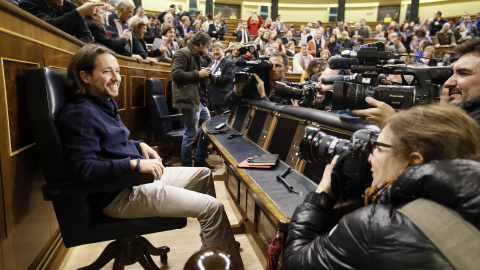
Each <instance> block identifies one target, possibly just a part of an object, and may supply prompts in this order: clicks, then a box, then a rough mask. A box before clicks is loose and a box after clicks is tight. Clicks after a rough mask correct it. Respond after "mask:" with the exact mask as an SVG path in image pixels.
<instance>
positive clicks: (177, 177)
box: [103, 167, 242, 263]
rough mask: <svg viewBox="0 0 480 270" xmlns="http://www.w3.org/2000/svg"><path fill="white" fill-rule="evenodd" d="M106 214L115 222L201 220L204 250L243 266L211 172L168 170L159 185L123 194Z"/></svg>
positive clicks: (133, 188)
mask: <svg viewBox="0 0 480 270" xmlns="http://www.w3.org/2000/svg"><path fill="white" fill-rule="evenodd" d="M103 213H104V214H105V215H107V216H109V217H113V218H145V217H194V218H197V219H198V221H199V222H200V238H201V241H202V248H206V247H216V248H220V249H222V250H225V251H226V252H228V253H230V254H231V255H232V256H233V258H235V259H236V260H238V261H239V262H240V263H242V259H241V257H240V253H239V251H238V248H237V247H236V245H235V239H234V237H233V233H232V229H231V227H230V222H229V221H228V217H227V214H226V213H225V210H224V207H223V204H222V203H221V202H220V201H219V200H217V199H216V198H215V186H214V184H213V176H212V172H211V171H210V170H209V169H208V168H192V167H167V168H165V172H164V174H163V176H162V178H161V179H160V180H159V181H154V182H153V183H150V184H145V185H140V186H135V187H132V188H127V189H124V190H122V191H121V192H120V194H118V195H117V197H115V199H114V200H113V201H112V202H111V203H110V204H109V205H108V206H107V207H105V208H104V209H103Z"/></svg>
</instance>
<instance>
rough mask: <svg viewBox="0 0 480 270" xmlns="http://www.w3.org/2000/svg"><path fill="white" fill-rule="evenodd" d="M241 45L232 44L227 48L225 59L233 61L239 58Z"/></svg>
mask: <svg viewBox="0 0 480 270" xmlns="http://www.w3.org/2000/svg"><path fill="white" fill-rule="evenodd" d="M241 47H242V44H239V43H232V44H231V45H230V46H228V48H227V49H226V50H225V52H226V54H225V58H227V59H228V60H232V61H235V60H236V59H237V58H238V57H239V56H240V48H241Z"/></svg>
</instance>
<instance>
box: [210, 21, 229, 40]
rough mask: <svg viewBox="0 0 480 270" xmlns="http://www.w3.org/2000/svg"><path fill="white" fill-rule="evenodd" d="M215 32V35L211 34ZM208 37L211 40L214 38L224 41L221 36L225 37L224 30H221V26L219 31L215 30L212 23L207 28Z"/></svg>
mask: <svg viewBox="0 0 480 270" xmlns="http://www.w3.org/2000/svg"><path fill="white" fill-rule="evenodd" d="M214 31H215V32H216V33H213V32H214ZM208 35H209V36H210V37H212V38H216V39H218V40H225V39H224V38H223V36H224V35H225V30H224V29H223V26H222V25H220V29H219V30H217V28H216V27H215V24H214V23H212V24H210V25H209V26H208Z"/></svg>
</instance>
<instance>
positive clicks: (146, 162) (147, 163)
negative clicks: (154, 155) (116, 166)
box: [130, 159, 165, 180]
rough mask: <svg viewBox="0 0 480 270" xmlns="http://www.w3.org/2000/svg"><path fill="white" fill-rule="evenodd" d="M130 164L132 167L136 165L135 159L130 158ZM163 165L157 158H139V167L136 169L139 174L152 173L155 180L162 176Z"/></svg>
mask: <svg viewBox="0 0 480 270" xmlns="http://www.w3.org/2000/svg"><path fill="white" fill-rule="evenodd" d="M130 166H132V169H135V168H136V167H137V160H136V159H132V160H130ZM164 170H165V167H163V165H162V162H161V161H160V160H158V159H140V169H139V170H138V172H139V173H141V174H149V175H152V176H153V178H154V179H155V180H160V178H162V175H163V172H164Z"/></svg>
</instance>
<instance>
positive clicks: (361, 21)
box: [360, 19, 372, 38]
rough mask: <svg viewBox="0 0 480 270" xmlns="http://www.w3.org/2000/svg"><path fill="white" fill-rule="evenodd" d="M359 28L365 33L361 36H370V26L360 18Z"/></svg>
mask: <svg viewBox="0 0 480 270" xmlns="http://www.w3.org/2000/svg"><path fill="white" fill-rule="evenodd" d="M360 25H361V27H360V29H362V30H364V31H365V33H366V35H364V36H362V38H371V37H372V28H371V27H370V26H368V24H367V22H366V21H365V19H361V20H360Z"/></svg>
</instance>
